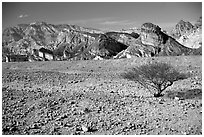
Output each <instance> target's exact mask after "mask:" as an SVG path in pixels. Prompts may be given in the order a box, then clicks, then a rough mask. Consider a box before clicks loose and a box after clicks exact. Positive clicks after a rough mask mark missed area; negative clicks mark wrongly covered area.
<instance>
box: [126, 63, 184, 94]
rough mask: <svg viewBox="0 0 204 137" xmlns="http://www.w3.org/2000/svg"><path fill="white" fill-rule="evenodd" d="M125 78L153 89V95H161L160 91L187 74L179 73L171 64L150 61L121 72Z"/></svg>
mask: <svg viewBox="0 0 204 137" xmlns="http://www.w3.org/2000/svg"><path fill="white" fill-rule="evenodd" d="M122 76H123V77H124V78H125V79H128V80H131V81H135V82H138V83H140V84H141V85H142V86H144V87H145V88H147V89H149V87H151V88H153V90H151V89H149V91H151V92H152V91H153V93H154V97H159V96H162V92H163V91H164V90H165V89H166V88H167V87H169V86H171V85H172V84H173V83H174V82H175V81H178V80H182V79H185V78H187V74H185V73H181V72H179V71H178V70H176V69H175V68H174V67H173V66H171V65H170V64H168V63H163V62H152V63H149V64H144V65H141V66H138V67H134V68H132V69H131V70H130V71H128V72H127V73H124V74H122Z"/></svg>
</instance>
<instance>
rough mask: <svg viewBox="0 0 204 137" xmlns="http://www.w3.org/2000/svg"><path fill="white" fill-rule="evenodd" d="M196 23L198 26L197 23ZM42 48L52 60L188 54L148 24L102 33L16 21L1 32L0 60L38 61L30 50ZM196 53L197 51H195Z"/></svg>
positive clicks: (185, 48) (76, 27)
mask: <svg viewBox="0 0 204 137" xmlns="http://www.w3.org/2000/svg"><path fill="white" fill-rule="evenodd" d="M197 26H199V25H197ZM41 47H44V48H46V49H48V50H50V51H52V52H53V56H55V60H89V59H94V58H96V57H100V58H101V59H109V58H123V57H127V56H128V57H131V56H137V57H146V56H170V55H189V54H193V53H194V52H193V51H194V50H192V49H191V48H187V47H184V46H183V45H181V44H179V43H178V42H176V41H175V40H174V39H173V38H172V37H170V36H168V35H167V34H165V33H163V32H162V31H161V28H160V27H159V26H157V25H154V24H152V23H144V24H143V25H142V26H141V28H140V29H139V28H137V29H132V32H131V33H130V31H121V32H102V31H100V30H97V29H92V28H84V27H80V26H76V25H67V24H62V25H53V24H47V23H45V22H35V23H31V24H19V25H17V26H16V27H10V28H7V29H5V30H4V31H3V35H2V51H3V60H5V57H6V55H10V54H14V55H28V56H29V57H30V58H32V60H38V59H37V56H35V54H34V50H36V49H37V50H38V49H40V48H41ZM196 53H197V52H196Z"/></svg>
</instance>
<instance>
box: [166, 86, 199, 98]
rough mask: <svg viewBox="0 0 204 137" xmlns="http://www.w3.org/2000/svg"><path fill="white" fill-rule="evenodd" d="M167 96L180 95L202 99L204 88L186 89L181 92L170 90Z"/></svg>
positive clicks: (180, 96)
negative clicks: (203, 89)
mask: <svg viewBox="0 0 204 137" xmlns="http://www.w3.org/2000/svg"><path fill="white" fill-rule="evenodd" d="M166 97H168V98H175V97H179V98H181V99H202V89H198V88H196V89H186V90H183V91H181V92H175V91H169V92H168V93H167V95H166Z"/></svg>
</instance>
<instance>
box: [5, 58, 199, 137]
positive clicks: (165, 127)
mask: <svg viewBox="0 0 204 137" xmlns="http://www.w3.org/2000/svg"><path fill="white" fill-rule="evenodd" d="M152 60H156V61H163V62H168V63H170V64H172V65H173V66H174V67H175V68H177V69H178V70H179V71H181V72H185V73H188V74H190V75H189V78H187V79H185V80H180V81H177V82H175V83H174V84H173V85H172V86H171V87H168V88H167V89H166V90H165V91H164V96H163V97H157V98H155V97H153V96H152V94H151V93H150V92H149V90H147V89H145V88H143V87H142V86H141V85H139V84H137V83H135V82H133V81H129V80H127V79H124V78H123V77H122V76H121V74H122V73H124V72H126V71H127V70H129V69H130V68H132V67H134V66H139V65H141V64H143V63H147V62H149V61H152ZM201 67H202V57H201V56H180V57H154V58H131V59H118V60H97V61H96V60H95V61H94V60H89V61H58V62H52V61H50V62H20V63H17V62H13V63H12V62H9V63H2V134H4V135H5V134H10V135H11V134H27V135H28V134H34V135H36V134H39V135H42V134H47V135H48V134H54V135H61V134H62V135H65V134H68V135H83V134H86V135H87V134H93V135H118V134H121V135H135V134H136V135H141V134H148V135H156V134H159V135H164V134H168V135H180V134H183V135H200V134H202V68H201Z"/></svg>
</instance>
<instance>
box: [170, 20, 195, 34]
mask: <svg viewBox="0 0 204 137" xmlns="http://www.w3.org/2000/svg"><path fill="white" fill-rule="evenodd" d="M193 27H194V26H193V25H192V24H191V23H190V22H188V21H186V22H185V21H183V20H180V21H179V22H178V23H177V24H176V26H175V28H174V29H173V31H172V34H173V36H174V37H177V38H178V37H181V36H182V35H183V34H185V33H188V32H189V31H192V29H193Z"/></svg>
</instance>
